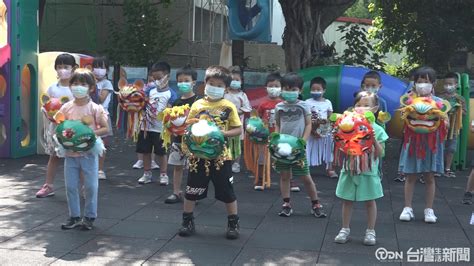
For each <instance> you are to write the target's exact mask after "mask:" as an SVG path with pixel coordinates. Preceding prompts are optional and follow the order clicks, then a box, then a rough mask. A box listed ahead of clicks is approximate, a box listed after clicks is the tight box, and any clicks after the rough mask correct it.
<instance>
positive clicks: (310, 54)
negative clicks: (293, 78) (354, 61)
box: [279, 0, 356, 71]
mask: <svg viewBox="0 0 474 266" xmlns="http://www.w3.org/2000/svg"><path fill="white" fill-rule="evenodd" d="M355 1H356V0H317V1H316V0H298V1H294V0H279V2H280V5H281V9H282V11H283V16H284V17H285V22H286V26H285V30H284V32H283V45H282V47H283V49H284V50H285V64H286V68H287V70H288V71H296V70H298V69H300V68H305V67H308V66H311V65H312V62H314V61H315V60H317V59H318V58H320V57H321V51H323V50H324V49H325V47H327V46H326V44H325V43H324V39H323V33H324V30H325V29H326V28H327V27H328V26H329V25H330V24H331V23H332V22H333V21H334V20H335V19H336V18H338V17H339V16H341V15H342V14H343V13H344V11H346V9H347V8H349V7H350V6H351V5H352V4H354V2H355Z"/></svg>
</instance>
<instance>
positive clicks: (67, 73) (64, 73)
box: [56, 68, 72, 79]
mask: <svg viewBox="0 0 474 266" xmlns="http://www.w3.org/2000/svg"><path fill="white" fill-rule="evenodd" d="M56 72H58V77H59V79H69V78H71V74H72V69H64V68H61V69H58V70H57V71H56Z"/></svg>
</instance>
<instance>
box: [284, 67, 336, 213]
mask: <svg viewBox="0 0 474 266" xmlns="http://www.w3.org/2000/svg"><path fill="white" fill-rule="evenodd" d="M281 85H282V92H281V97H282V98H283V102H281V103H279V104H277V105H276V106H275V120H276V123H275V132H277V133H280V134H287V135H292V136H295V137H297V138H301V139H303V140H305V141H308V138H309V135H310V133H311V110H310V108H309V106H308V105H307V104H306V102H304V101H301V100H298V96H299V94H300V93H301V90H302V89H303V79H302V78H301V77H300V76H298V74H296V73H294V72H291V73H287V74H286V75H285V76H283V78H282V79H281ZM275 170H276V171H277V172H278V173H279V174H280V192H281V196H282V198H283V205H282V207H281V211H280V212H279V213H278V215H279V216H282V217H289V216H291V214H292V213H293V209H292V205H291V203H290V191H291V189H290V186H291V185H290V180H291V178H292V177H300V178H301V180H302V181H303V183H304V186H305V188H306V191H307V193H308V196H309V198H310V200H311V214H312V215H313V216H314V217H316V218H324V217H326V216H327V215H326V213H325V212H324V210H323V206H322V205H321V204H320V202H319V197H318V192H317V190H316V185H315V184H314V182H313V179H312V178H311V175H310V172H309V166H308V161H307V158H306V156H304V157H303V159H302V163H300V162H295V163H293V164H285V163H283V162H278V161H276V162H275Z"/></svg>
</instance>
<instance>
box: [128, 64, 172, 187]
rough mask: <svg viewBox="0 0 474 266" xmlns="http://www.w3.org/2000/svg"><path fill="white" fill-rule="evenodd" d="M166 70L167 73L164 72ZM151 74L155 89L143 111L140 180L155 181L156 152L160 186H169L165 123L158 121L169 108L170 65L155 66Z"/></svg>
mask: <svg viewBox="0 0 474 266" xmlns="http://www.w3.org/2000/svg"><path fill="white" fill-rule="evenodd" d="M162 69H166V71H164V70H162ZM151 73H152V75H153V78H154V79H155V85H156V86H155V87H153V88H151V89H150V91H149V92H148V94H147V96H148V97H147V100H148V101H147V104H146V106H145V109H144V110H143V111H142V121H140V133H139V134H138V141H137V146H136V152H137V153H141V154H143V170H144V171H143V176H142V177H140V178H139V179H138V183H139V184H148V183H151V182H152V181H153V178H152V174H151V152H152V151H154V152H155V155H156V156H157V158H158V162H159V163H160V185H162V186H167V185H168V182H169V178H168V174H167V173H166V172H167V162H168V160H167V157H166V149H165V148H164V147H163V141H162V139H161V131H162V130H163V122H162V121H161V120H158V114H160V113H161V112H163V110H164V109H165V108H166V107H167V106H168V104H169V101H170V98H171V91H170V87H169V86H168V81H169V65H168V64H167V63H165V62H160V63H156V64H154V65H153V67H152V70H151Z"/></svg>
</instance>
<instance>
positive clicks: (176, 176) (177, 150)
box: [165, 66, 197, 204]
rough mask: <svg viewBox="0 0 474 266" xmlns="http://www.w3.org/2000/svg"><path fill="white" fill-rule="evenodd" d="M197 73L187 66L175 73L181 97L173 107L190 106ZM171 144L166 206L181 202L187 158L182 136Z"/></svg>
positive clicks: (174, 139)
mask: <svg viewBox="0 0 474 266" xmlns="http://www.w3.org/2000/svg"><path fill="white" fill-rule="evenodd" d="M196 79H197V73H196V71H195V70H194V69H192V68H191V67H189V66H186V67H183V68H181V69H178V70H177V71H176V81H177V82H178V90H179V93H180V94H181V97H180V98H179V99H177V100H176V101H175V102H174V103H173V106H183V105H186V104H187V105H189V106H192V105H193V103H194V102H195V101H196V99H197V96H196V94H194V91H193V87H194V85H196ZM172 140H173V143H172V144H171V147H170V148H169V150H170V153H169V157H168V165H172V166H173V194H171V195H170V196H169V197H167V198H166V200H165V203H166V204H173V203H178V202H182V201H183V195H182V194H183V193H182V191H181V180H182V179H183V169H184V166H185V165H186V161H187V157H186V155H185V154H184V153H183V151H182V149H181V142H182V136H173V138H172Z"/></svg>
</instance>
